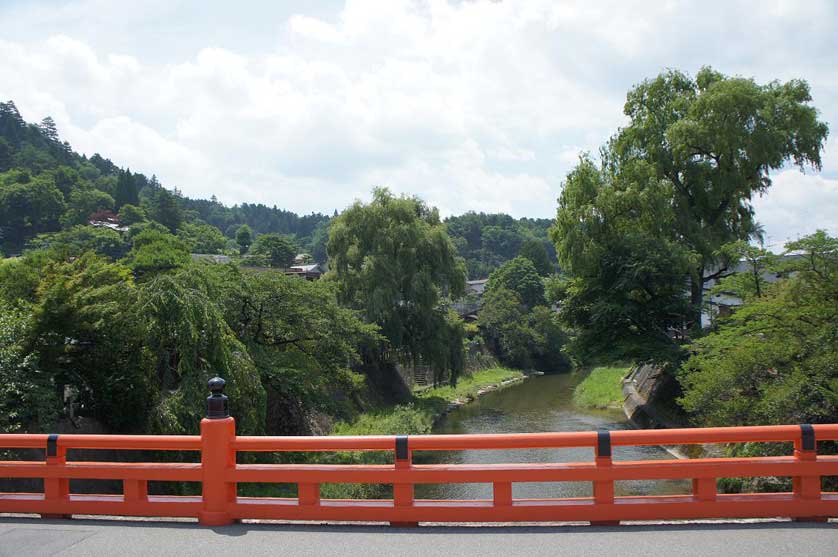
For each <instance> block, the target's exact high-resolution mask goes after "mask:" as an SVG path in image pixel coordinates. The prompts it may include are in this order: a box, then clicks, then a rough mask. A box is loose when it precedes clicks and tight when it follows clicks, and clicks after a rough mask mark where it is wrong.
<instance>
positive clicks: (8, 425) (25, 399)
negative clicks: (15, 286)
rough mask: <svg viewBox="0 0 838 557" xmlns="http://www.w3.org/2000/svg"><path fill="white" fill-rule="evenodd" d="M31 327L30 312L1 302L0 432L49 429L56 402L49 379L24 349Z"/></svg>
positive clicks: (56, 393)
mask: <svg viewBox="0 0 838 557" xmlns="http://www.w3.org/2000/svg"><path fill="white" fill-rule="evenodd" d="M31 326H32V313H31V308H29V307H25V308H15V307H12V306H10V305H8V304H7V303H6V302H4V301H2V300H0V432H3V433H18V432H24V431H27V430H29V431H32V430H34V431H42V430H47V429H49V428H50V427H51V426H52V425H53V424H54V423H55V421H56V418H57V415H58V410H59V405H60V402H59V398H58V392H57V389H56V387H55V385H54V383H53V381H52V378H51V377H50V376H49V375H48V374H47V373H44V372H43V371H42V370H40V369H38V367H37V366H35V365H34V358H33V355H32V354H31V353H27V351H26V349H25V343H26V339H27V337H28V335H29V329H30V328H31Z"/></svg>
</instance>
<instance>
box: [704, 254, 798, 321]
mask: <svg viewBox="0 0 838 557" xmlns="http://www.w3.org/2000/svg"><path fill="white" fill-rule="evenodd" d="M799 258H800V255H799V254H786V255H782V256H780V258H779V259H780V261H781V262H782V263H786V262H788V261H793V260H795V259H799ZM720 270H721V271H724V273H722V274H721V275H720V276H719V278H716V279H712V280H709V281H707V282H706V283H705V286H704V290H705V292H707V294H706V298H705V307H704V309H702V311H701V327H702V328H705V329H706V328H707V327H710V326H711V325H712V324H713V320H714V319H716V318H717V317H727V316H728V315H730V314H731V313H733V311H734V310H735V309H736V308H737V307H739V306H741V305H742V303H743V301H742V298H740V297H739V296H737V295H736V294H734V293H732V292H716V293H713V294H710V293H709V290H710V289H711V288H713V287H714V286H716V285H717V284H719V282H720V281H721V279H722V278H725V277H728V276H730V275H734V274H738V273H751V272H753V271H752V268H751V266H750V264H749V263H748V261H746V260H744V259H743V260H741V261H738V262H737V263H736V264H735V265H733V266H731V267H730V268H728V269H727V270H724V269H719V268H716V269H711V270H709V271H706V276H712V275H714V274H717V273H719V271H720ZM784 276H785V274H784V273H778V272H776V271H769V270H765V271H763V272H762V273H761V275H760V277H761V278H762V280H763V281H765V282H766V283H768V284H773V283H775V282H777V281H778V280H780V279H781V278H783V277H784Z"/></svg>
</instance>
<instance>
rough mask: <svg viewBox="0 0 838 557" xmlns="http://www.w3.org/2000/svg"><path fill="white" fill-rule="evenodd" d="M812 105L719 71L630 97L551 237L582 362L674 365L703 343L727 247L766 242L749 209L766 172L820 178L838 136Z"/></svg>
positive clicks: (796, 90) (576, 182)
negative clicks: (791, 170) (795, 170)
mask: <svg viewBox="0 0 838 557" xmlns="http://www.w3.org/2000/svg"><path fill="white" fill-rule="evenodd" d="M810 101H811V96H810V94H809V87H808V85H807V84H806V83H805V82H803V81H800V80H792V81H789V82H787V83H784V84H781V83H778V82H771V83H769V84H767V85H761V84H758V83H756V82H754V81H753V80H751V79H745V78H739V77H735V78H734V77H726V76H724V75H722V74H720V73H718V72H715V71H713V70H712V69H710V68H703V69H702V70H701V71H699V72H698V74H697V75H696V77H695V78H694V79H693V78H691V77H689V76H687V75H685V74H683V73H681V72H678V71H674V70H672V71H666V72H664V73H662V74H660V75H659V76H657V77H656V78H654V79H650V80H646V81H643V82H642V83H641V84H639V85H637V86H636V87H634V88H633V89H632V90H631V91H629V93H628V96H627V102H626V105H625V114H626V116H627V117H628V118H629V122H628V124H627V125H626V126H625V127H623V128H621V129H620V130H619V132H618V133H617V134H616V135H615V136H614V137H613V138H612V139H611V140H610V141H609V142H608V144H607V145H606V146H605V147H604V148H603V149H602V164H601V166H600V167H598V166H597V165H595V164H594V162H593V161H592V160H591V159H590V158H589V157H586V156H583V157H582V159H581V160H580V163H579V165H578V166H577V167H576V168H575V169H574V170H573V171H572V172H571V173H570V174H569V175H568V178H567V181H566V183H565V186H564V188H563V190H562V194H561V198H560V199H559V210H558V214H557V219H556V226H555V228H554V230H553V231H552V238H553V240H554V242H555V243H556V247H557V251H558V255H559V261H560V263H561V265H562V268H563V270H564V271H566V272H567V274H568V280H567V282H566V283H565V284H563V285H562V287H561V288H557V289H555V291H556V292H557V293H559V294H560V298H561V299H560V300H559V302H560V303H561V305H562V314H563V316H564V318H565V319H566V321H567V322H568V323H569V324H571V325H573V326H574V327H576V328H577V332H578V335H577V340H578V341H579V342H578V344H579V345H580V347H581V348H582V351H583V352H587V353H592V352H599V351H601V350H603V349H604V348H606V347H608V348H609V349H610V350H611V356H612V357H614V358H617V359H619V358H622V357H624V356H631V357H651V356H662V355H663V356H665V357H667V358H672V357H677V355H678V352H679V350H678V345H679V344H680V343H681V342H682V341H683V340H684V339H685V338H686V337H687V335H688V334H692V335H693V336H695V335H697V334H700V320H699V315H700V312H701V310H702V309H703V301H704V298H703V292H704V290H705V284H706V283H708V281H712V280H716V279H718V278H719V277H720V276H722V275H723V274H724V273H725V272H728V267H729V266H730V264H731V263H732V262H733V260H734V256H735V254H732V253H730V252H729V251H726V250H724V249H723V246H725V245H728V244H731V243H733V242H736V241H740V242H745V243H747V242H748V241H749V240H752V239H754V238H757V237H758V236H759V227H758V224H757V222H756V220H755V218H754V212H753V206H752V205H751V199H752V197H753V196H754V195H757V194H760V193H763V192H765V191H766V190H767V189H768V188H769V187H770V185H771V180H770V178H769V172H770V171H772V170H776V169H778V168H780V167H782V166H783V165H784V164H786V163H787V162H789V161H791V162H793V163H794V164H796V165H798V166H799V167H800V168H801V169H803V168H804V166H806V165H811V166H812V167H814V168H819V167H820V164H821V158H820V152H821V149H822V147H823V144H824V142H825V139H826V136H827V132H828V129H827V126H826V124H825V123H823V122H821V121H819V120H818V113H817V110H816V109H815V108H814V107H812V106H811V105H810V104H809V103H810ZM685 290H686V293H687V296H685V295H684V293H685ZM690 329H691V331H690Z"/></svg>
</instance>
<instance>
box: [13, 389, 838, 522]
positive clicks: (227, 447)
mask: <svg viewBox="0 0 838 557" xmlns="http://www.w3.org/2000/svg"><path fill="white" fill-rule="evenodd" d="M223 383H224V382H223V380H220V379H217V378H216V379H214V380H212V381H211V382H210V384H211V389H212V391H213V394H212V396H210V397H209V398H208V399H207V417H206V419H204V420H202V422H201V435H200V436H188V435H167V436H152V435H46V434H4V435H0V448H5V449H43V450H44V453H45V458H44V460H43V461H0V477H3V478H43V481H44V489H43V493H3V494H0V512H2V513H34V514H40V515H41V516H43V517H49V518H56V517H69V516H71V515H117V516H147V517H194V518H197V519H198V521H199V522H200V523H201V524H203V525H207V526H221V525H226V524H231V523H232V522H234V521H236V520H241V519H278V520H315V521H376V522H389V523H390V524H391V525H415V524H417V523H419V522H435V523H438V522H519V521H526V522H535V521H549V522H558V521H587V522H590V523H592V524H594V525H612V524H617V523H619V522H620V521H636V520H670V519H705V518H757V517H791V518H797V519H807V520H818V521H823V520H825V519H826V518H827V517H838V493H829V492H823V491H822V489H821V478H822V477H823V476H838V456H830V455H819V454H818V442H819V441H834V440H836V439H838V424H818V425H807V424H804V425H782V426H760V427H730V428H705V429H669V430H639V431H632V430H622V431H591V432H568V433H523V434H494V435H417V436H409V437H408V436H389V435H386V436H365V437H340V436H332V437H249V436H238V435H236V432H235V423H234V420H233V418H231V417H229V415H228V412H227V397H226V396H225V395H224V394H223V387H224V384H223ZM745 442H749V443H752V442H790V443H793V445H794V452H793V454H790V455H788V456H772V457H758V458H703V459H695V460H663V461H660V460H656V461H614V460H613V458H612V448H613V447H620V446H637V445H676V444H699V443H745ZM564 447H590V448H591V449H592V450H593V453H594V459H593V460H592V461H589V462H572V463H536V464H532V463H528V464H481V465H475V464H457V465H453V464H433V465H420V464H414V463H413V458H412V455H413V452H415V451H452V450H504V449H546V448H564ZM74 449H110V450H144V451H194V452H196V453H200V463H172V462H143V463H127V462H68V461H67V452H68V451H69V450H74ZM312 451H318V452H328V451H387V452H392V453H393V456H394V462H393V464H388V465H341V464H337V465H325V464H238V463H237V458H236V457H237V455H238V454H239V453H246V452H312ZM756 476H781V477H792V478H793V489H792V491H790V492H786V493H746V494H719V493H717V490H716V480H717V479H718V478H725V477H756ZM71 479H99V480H101V479H107V480H121V481H122V485H123V492H122V494H115V495H88V494H78V493H72V492H71V490H70V486H69V481H70V480H71ZM664 479H690V480H692V492H691V493H688V494H683V495H667V496H639V497H638V496H632V497H616V496H615V495H614V482H615V481H622V480H664ZM149 481H166V482H200V483H201V485H202V494H201V495H199V496H159V495H150V494H149V493H148V482H149ZM569 481H572V482H591V483H592V484H593V496H592V497H578V498H557V499H516V498H514V497H513V494H512V486H513V484H514V483H516V482H569ZM242 483H291V484H296V485H297V489H298V496H297V497H295V498H270V497H242V496H238V495H237V484H242ZM324 483H368V484H392V485H393V498H392V499H386V500H335V499H322V498H321V496H320V486H321V485H322V484H324ZM425 483H434V484H437V483H490V484H492V486H493V490H494V494H493V498H492V499H490V500H477V501H463V500H440V501H437V500H421V499H419V500H417V499H415V498H414V493H413V490H414V486H415V485H416V484H425Z"/></svg>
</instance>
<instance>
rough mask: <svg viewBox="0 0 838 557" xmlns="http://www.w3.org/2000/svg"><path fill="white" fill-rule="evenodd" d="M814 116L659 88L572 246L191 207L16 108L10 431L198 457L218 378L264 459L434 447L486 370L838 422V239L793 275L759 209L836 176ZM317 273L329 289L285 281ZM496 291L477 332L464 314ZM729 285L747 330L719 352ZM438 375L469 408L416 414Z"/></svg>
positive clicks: (1, 271) (745, 94)
mask: <svg viewBox="0 0 838 557" xmlns="http://www.w3.org/2000/svg"><path fill="white" fill-rule="evenodd" d="M811 101H812V99H811V95H810V91H809V87H808V84H807V83H806V82H805V81H802V80H791V81H788V82H785V83H781V82H770V83H767V84H760V83H757V82H755V81H754V80H752V79H747V78H741V77H729V76H725V75H722V74H720V73H718V72H716V71H714V70H713V69H711V68H702V69H701V70H700V71H699V72H698V73H697V74H696V75H695V76H694V77H692V76H689V75H687V74H685V73H682V72H680V71H677V70H669V71H666V72H663V73H661V74H660V75H658V76H655V77H653V78H651V79H647V80H644V81H642V82H641V83H640V84H638V85H637V86H635V87H633V88H632V89H631V90H630V91H629V92H628V95H627V100H626V104H625V115H626V117H627V124H626V125H625V126H624V127H623V128H621V129H620V130H618V131H617V133H616V134H615V135H614V136H613V137H612V138H611V139H610V140H609V141H607V142H606V144H605V145H604V146H603V148H602V150H601V155H600V157H599V158H598V159H594V158H593V157H591V156H589V155H584V154H583V155H582V156H581V157H580V160H579V163H578V165H577V166H576V167H575V168H574V169H573V170H572V171H571V172H570V173H569V174H568V175H567V178H566V180H565V181H564V184H563V187H562V191H561V195H560V197H559V200H558V211H557V216H556V219H555V221H554V222H553V223H552V227H550V229H549V239H548V238H547V235H548V231H547V229H548V227H549V226H550V224H551V223H550V221H545V220H543V219H542V220H538V219H517V220H516V219H512V218H511V217H507V216H505V215H485V214H475V213H469V214H466V215H462V216H460V217H450V218H448V219H446V220H443V219H442V218H441V217H440V216H439V214H438V212H437V210H436V209H435V208H433V207H430V206H428V205H427V204H426V203H424V202H423V201H422V200H421V199H418V198H416V197H411V196H395V195H393V194H392V193H391V192H389V191H388V190H387V189H385V188H377V189H375V190H373V194H372V199H371V200H370V201H369V202H366V203H364V202H361V201H358V202H356V203H355V204H354V205H352V206H351V207H348V208H346V209H345V210H344V211H342V212H341V213H339V214H338V213H337V212H335V214H333V215H331V216H327V215H320V214H313V215H308V216H298V215H295V214H293V213H290V212H287V211H283V210H280V209H277V208H268V207H265V206H263V205H249V204H241V205H236V206H233V207H226V206H224V205H223V204H221V203H219V202H218V201H217V200H216V199H214V198H212V199H210V200H194V199H189V198H187V197H185V196H183V195H182V194H181V193H180V192H178V191H177V190H169V189H166V188H165V187H163V185H162V184H160V183H159V182H158V180H157V179H156V178H155V177H154V176H152V177H151V178H147V177H146V176H145V175H143V174H139V173H134V172H131V171H130V170H128V169H121V168H119V167H117V166H116V165H115V164H114V163H112V162H111V161H110V160H108V159H106V158H103V157H102V156H100V155H98V154H97V155H93V156H92V157H90V158H87V157H83V156H80V155H78V154H76V153H74V152H73V151H72V149H71V148H70V146H69V145H68V144H67V143H66V142H62V141H61V140H60V138H59V135H58V130H57V129H56V127H55V123H54V122H53V121H52V120H51V119H49V118H47V119H44V120H43V121H42V122H41V123H40V124H37V125H36V124H28V123H26V122H25V121H24V120H23V118H22V117H21V116H20V114H19V113H18V111H17V109H16V107H15V106H14V104H13V103H12V102H11V101H10V102H6V103H0V234H2V237H0V243H1V244H0V245H2V247H0V250H2V253H4V254H5V255H6V256H7V257H6V258H5V259H3V260H0V430H3V431H49V430H50V429H51V428H52V427H54V426H55V424H56V423H57V422H68V421H69V422H72V423H73V424H74V425H75V426H77V427H84V425H85V423H86V422H87V421H93V422H96V423H98V424H100V425H101V426H102V427H103V428H104V429H105V430H106V431H111V432H132V433H140V432H142V433H194V432H196V431H197V424H198V421H199V418H200V416H201V413H202V405H203V399H204V397H205V382H206V379H207V378H208V377H209V376H211V375H216V374H218V375H221V376H223V377H225V379H227V380H228V385H229V394H230V395H231V402H232V412H233V414H234V415H235V417H236V418H237V421H238V426H239V431H240V432H241V433H244V434H260V433H266V434H301V433H311V432H314V431H329V430H332V429H333V430H334V431H335V432H338V433H348V432H353V431H357V432H367V433H373V432H382V431H384V430H392V429H394V428H399V429H400V430H402V432H410V431H424V430H426V429H427V428H428V427H429V426H428V424H429V423H430V422H432V418H431V416H432V415H433V414H434V412H435V410H431V408H433V407H434V405H438V404H441V403H437V402H433V401H432V399H434V398H435V397H437V398H439V399H440V400H445V399H447V398H448V397H449V396H451V397H454V396H459V394H462V391H458V389H468V388H472V387H469V386H468V385H470V384H471V383H469V381H470V379H469V374H470V372H469V371H468V370H469V369H472V370H473V368H474V366H473V365H471V364H470V357H471V356H472V355H474V354H490V355H491V356H492V357H493V358H495V359H496V360H497V361H498V362H499V363H500V364H501V365H503V366H507V367H509V368H519V369H539V370H544V371H549V372H562V371H569V370H572V369H573V368H574V367H577V366H590V365H591V362H594V361H596V362H598V363H600V364H601V365H603V368H601V369H600V370H599V371H597V372H596V373H592V374H591V377H590V378H589V379H590V381H588V382H587V386H585V387H580V391H579V395H578V396H579V400H580V403H583V404H594V405H598V404H603V403H604V404H606V405H607V404H608V403H609V402H610V401H611V399H612V398H613V396H612V395H611V394H609V393H610V391H609V389H610V388H611V387H610V386H613V385H614V384H615V383H614V381H615V380H616V379H617V375H618V373H620V372H619V371H617V370H618V369H622V368H621V367H620V366H618V365H616V364H612V363H611V362H625V361H659V362H664V363H666V364H667V366H666V369H668V370H670V372H669V373H670V376H671V379H672V381H674V382H675V385H676V386H677V391H678V393H677V394H676V396H675V397H674V398H673V399H672V400H671V401H668V402H669V403H670V404H671V405H672V406H673V408H675V409H676V410H677V411H678V412H680V415H681V417H682V419H683V420H685V421H688V422H690V423H692V424H695V425H716V424H724V425H752V424H765V423H799V422H812V423H818V422H834V421H836V420H838V410H836V409H838V394H836V393H838V338H836V336H838V332H836V328H835V323H836V322H838V293H837V292H836V284H838V239H836V238H834V237H831V236H829V234H827V233H826V232H825V231H819V232H817V233H815V234H812V235H810V236H807V237H805V238H801V239H799V240H797V241H794V242H790V243H788V244H787V245H786V250H787V251H786V253H787V255H789V256H790V257H787V258H782V259H781V258H777V257H776V256H774V255H773V254H770V253H769V252H767V251H765V250H763V249H761V248H760V247H757V244H758V243H759V240H760V228H759V224H758V222H757V219H756V215H755V213H754V209H753V205H752V204H751V200H752V199H753V197H754V196H755V195H759V194H761V193H764V192H765V191H767V190H768V189H769V188H770V187H771V177H770V176H771V172H772V171H775V170H778V169H780V168H783V167H784V166H785V165H789V164H794V165H796V166H798V167H800V168H801V170H802V169H804V168H806V167H811V168H814V169H819V168H820V166H821V152H822V149H823V145H824V143H825V141H826V138H827V136H828V127H827V125H826V124H825V123H824V122H822V121H820V120H819V114H818V111H817V110H816V109H815V108H814V106H812V104H811ZM91 223H98V224H99V225H98V226H96V225H93V224H91ZM301 251H305V252H307V253H308V254H310V256H311V258H312V260H314V261H318V262H323V263H327V264H328V268H329V271H328V273H326V275H325V276H324V278H323V279H322V280H320V281H317V282H306V281H303V280H299V279H298V278H296V277H289V276H286V275H285V274H283V273H282V272H281V270H282V269H283V268H284V267H287V266H288V264H289V263H290V260H291V259H292V257H293V256H294V255H295V254H296V253H299V252H301ZM195 253H202V254H226V255H228V256H229V257H230V259H231V262H230V263H228V264H213V263H209V262H206V261H205V260H203V259H199V260H193V258H192V257H191V255H190V254H195ZM740 261H745V262H746V263H747V265H748V266H749V268H750V272H747V273H739V274H737V273H734V272H733V268H734V266H735V265H736V264H737V263H738V262H740ZM768 272H772V273H774V274H775V276H778V277H779V280H777V281H776V282H772V283H768V282H766V281H765V279H764V276H765V274H766V273H768ZM486 274H488V276H489V281H488V283H487V286H486V291H485V293H484V295H483V297H482V300H481V307H480V312H479V314H478V318H477V321H476V323H465V322H463V320H462V319H461V318H460V316H459V315H458V314H457V313H456V311H454V307H455V302H456V301H457V300H459V299H461V297H462V295H463V293H464V281H465V279H466V278H467V277H471V278H479V277H481V276H485V275H486ZM710 281H716V282H718V284H717V285H716V286H714V289H715V290H711V292H720V291H724V292H725V293H727V294H734V295H736V296H737V297H739V298H740V299H741V300H743V304H742V306H741V307H739V308H738V309H736V310H735V311H733V312H732V315H730V316H728V317H719V318H718V319H715V320H714V321H713V323H712V325H711V327H710V328H709V329H703V328H702V326H701V320H700V315H701V313H702V311H703V310H705V309H706V308H707V290H708V288H707V285H708V284H709V283H710ZM415 365H421V366H426V367H428V368H430V369H431V371H432V377H431V379H432V382H433V384H434V386H435V387H440V386H442V385H446V384H447V385H449V387H444V389H443V390H437V391H436V393H437V394H436V395H430V394H428V395H425V394H418V395H414V394H412V393H411V389H410V385H405V384H404V381H403V380H402V379H401V375H400V374H399V373H398V369H399V367H405V366H406V367H412V366H415ZM478 371H479V370H478ZM493 373H494V372H493ZM498 373H501V372H498ZM502 373H507V372H505V371H504V372H502ZM479 377H480V375H479V373H478V374H477V375H476V376H475V378H472V379H471V381H474V384H473V385H477V384H478V383H480V380H479V379H477V378H479ZM445 389H450V391H447V390H445ZM431 392H434V391H431ZM442 393H445V394H444V395H443V394H442ZM458 393H459V394H458ZM437 395H438V396H437ZM316 424H321V425H316ZM744 450H746V451H750V452H751V453H753V454H763V453H765V452H768V451H770V450H773V449H770V448H766V447H761V446H754V447H751V446H746V448H745V449H744ZM824 450H826V451H834V450H835V447H834V446H832V445H830V446H828V447H825V448H824Z"/></svg>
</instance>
